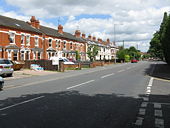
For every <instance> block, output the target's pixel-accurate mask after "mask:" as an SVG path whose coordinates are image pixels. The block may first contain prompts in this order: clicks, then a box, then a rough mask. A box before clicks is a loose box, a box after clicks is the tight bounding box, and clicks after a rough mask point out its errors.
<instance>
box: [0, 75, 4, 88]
mask: <svg viewBox="0 0 170 128" xmlns="http://www.w3.org/2000/svg"><path fill="white" fill-rule="evenodd" d="M3 86H4V79H3V78H2V77H0V90H2V88H3Z"/></svg>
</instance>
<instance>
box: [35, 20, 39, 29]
mask: <svg viewBox="0 0 170 128" xmlns="http://www.w3.org/2000/svg"><path fill="white" fill-rule="evenodd" d="M35 28H37V29H39V28H40V21H39V20H36V21H35Z"/></svg>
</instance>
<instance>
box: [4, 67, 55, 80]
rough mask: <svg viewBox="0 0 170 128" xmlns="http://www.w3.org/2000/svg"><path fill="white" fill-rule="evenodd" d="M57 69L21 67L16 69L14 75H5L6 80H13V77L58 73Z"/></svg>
mask: <svg viewBox="0 0 170 128" xmlns="http://www.w3.org/2000/svg"><path fill="white" fill-rule="evenodd" d="M56 73H58V72H57V71H45V70H44V71H35V70H30V69H21V70H19V71H14V73H13V76H12V77H5V78H4V79H5V80H11V79H19V78H25V77H32V76H43V75H51V74H56Z"/></svg>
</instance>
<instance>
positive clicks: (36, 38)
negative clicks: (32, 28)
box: [35, 37, 38, 46]
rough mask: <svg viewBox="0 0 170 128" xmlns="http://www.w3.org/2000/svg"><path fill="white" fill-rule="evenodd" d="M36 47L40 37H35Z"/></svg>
mask: <svg viewBox="0 0 170 128" xmlns="http://www.w3.org/2000/svg"><path fill="white" fill-rule="evenodd" d="M35 46H38V37H35Z"/></svg>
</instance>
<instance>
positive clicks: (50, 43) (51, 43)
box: [48, 38, 53, 48]
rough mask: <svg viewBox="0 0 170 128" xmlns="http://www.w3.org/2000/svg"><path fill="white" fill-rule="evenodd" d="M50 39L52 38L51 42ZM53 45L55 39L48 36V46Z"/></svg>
mask: <svg viewBox="0 0 170 128" xmlns="http://www.w3.org/2000/svg"><path fill="white" fill-rule="evenodd" d="M50 40H51V42H50ZM50 45H51V46H50ZM52 46H53V39H52V38H48V47H50V48H51V47H52Z"/></svg>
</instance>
